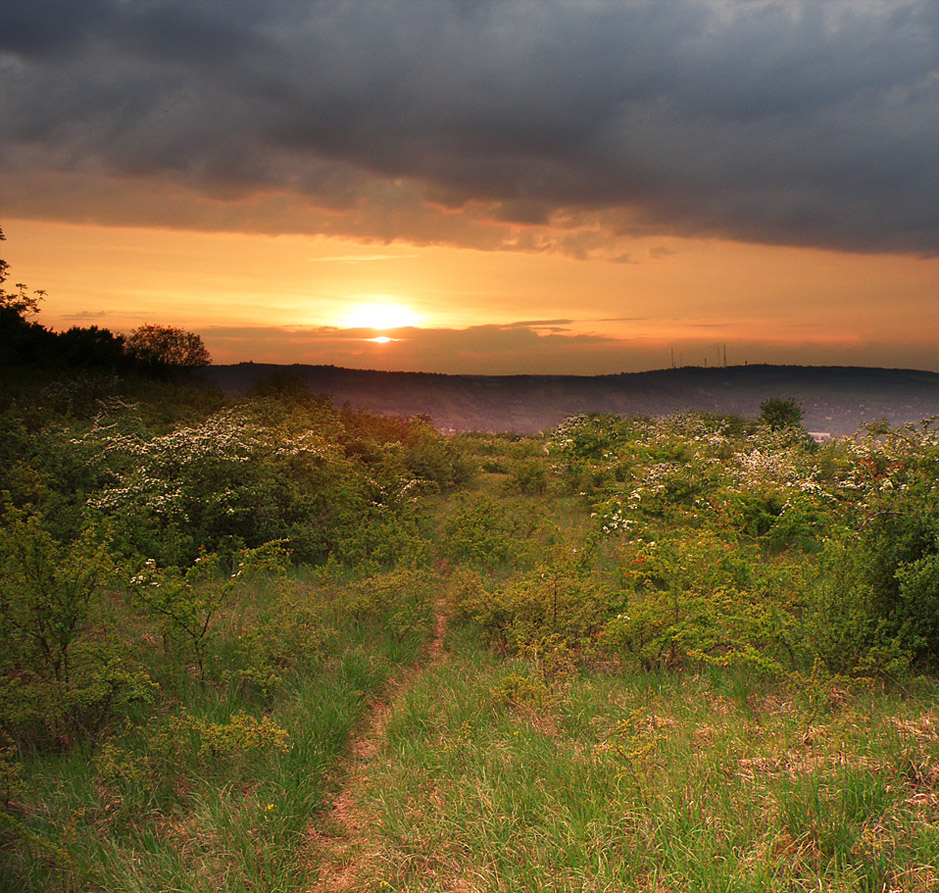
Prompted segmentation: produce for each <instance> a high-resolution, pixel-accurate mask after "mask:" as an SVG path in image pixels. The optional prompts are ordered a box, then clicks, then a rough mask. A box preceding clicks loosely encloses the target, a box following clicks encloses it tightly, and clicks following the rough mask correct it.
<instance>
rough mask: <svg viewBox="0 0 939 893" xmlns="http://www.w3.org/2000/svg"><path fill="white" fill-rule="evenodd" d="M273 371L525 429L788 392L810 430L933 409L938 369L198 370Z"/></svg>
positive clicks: (336, 398) (917, 415) (249, 380)
mask: <svg viewBox="0 0 939 893" xmlns="http://www.w3.org/2000/svg"><path fill="white" fill-rule="evenodd" d="M275 372H288V373H291V374H293V375H297V376H299V377H300V378H302V379H303V380H304V381H305V382H306V383H307V385H308V387H309V388H310V390H311V391H312V392H313V393H321V394H328V395H329V397H330V398H331V399H332V401H333V403H334V404H336V405H341V404H343V403H346V402H349V403H350V404H352V405H353V406H354V407H363V408H366V407H367V408H368V409H370V410H371V411H373V412H377V413H382V414H391V415H413V414H416V413H426V414H428V415H430V416H431V417H432V418H433V420H434V423H435V424H436V425H437V426H438V427H439V428H443V429H453V430H457V431H468V430H481V431H511V432H517V433H531V432H535V431H540V430H542V429H545V428H550V427H552V426H554V425H556V424H557V423H558V422H560V421H561V420H562V419H564V418H566V417H568V416H570V415H575V414H577V413H581V412H614V413H618V414H620V415H627V416H629V415H650V416H660V415H666V414H668V413H672V412H679V411H682V410H691V409H695V410H704V411H708V412H718V413H733V414H737V415H742V416H746V417H754V416H756V415H757V414H758V413H759V405H760V403H761V402H762V401H763V400H765V399H766V398H767V397H786V398H790V397H791V398H794V399H795V400H797V401H798V402H799V403H801V404H802V406H803V408H804V410H805V425H806V427H807V428H808V429H809V430H812V431H827V432H830V433H831V434H833V435H840V434H852V433H854V432H855V431H856V430H857V429H858V427H859V426H860V425H862V424H864V423H866V422H869V421H872V420H876V419H887V421H889V422H891V423H892V424H902V423H905V422H910V421H918V420H919V419H922V418H926V417H928V416H932V415H939V375H937V374H936V373H933V372H925V371H920V370H913V369H871V368H864V367H851V366H767V365H754V366H730V367H727V368H711V369H708V368H701V367H683V368H680V369H661V370H656V371H652V372H632V373H620V374H618V375H597V376H577V375H444V374H439V373H429V372H379V371H374V370H361V369H345V368H341V367H337V366H307V365H290V366H282V365H276V364H268V363H239V364H237V365H230V366H210V367H209V368H207V369H206V370H205V373H204V374H205V375H206V377H207V378H208V379H209V381H211V382H212V383H214V384H216V385H217V386H219V387H220V388H222V389H223V390H225V391H228V392H240V391H245V390H248V389H250V388H251V387H252V386H253V385H255V384H256V383H258V382H259V381H262V380H263V379H265V378H267V377H269V376H270V375H272V373H275Z"/></svg>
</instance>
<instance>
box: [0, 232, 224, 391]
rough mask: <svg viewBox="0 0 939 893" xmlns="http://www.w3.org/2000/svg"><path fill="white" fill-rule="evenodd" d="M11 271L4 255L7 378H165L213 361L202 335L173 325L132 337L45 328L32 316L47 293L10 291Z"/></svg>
mask: <svg viewBox="0 0 939 893" xmlns="http://www.w3.org/2000/svg"><path fill="white" fill-rule="evenodd" d="M3 238H4V236H3V231H2V230H0V240H3ZM9 272H10V265H9V264H8V263H7V262H6V261H5V260H2V259H0V369H2V370H3V373H4V376H5V377H9V376H10V375H12V374H13V373H14V372H15V371H16V370H18V369H28V370H29V371H30V373H31V374H32V375H35V374H37V373H41V372H47V373H53V374H56V373H61V372H65V371H68V370H95V371H111V372H120V373H129V372H136V373H141V374H145V375H161V376H162V375H166V374H167V373H169V372H171V371H174V370H184V369H193V368H198V367H200V366H206V365H208V363H209V362H210V357H209V353H208V351H207V350H206V348H205V346H204V345H203V343H202V339H201V338H200V337H199V336H198V335H195V334H193V333H192V332H185V331H183V330H182V329H177V328H174V327H171V326H160V325H145V326H141V327H140V328H137V329H135V330H134V331H133V332H132V333H131V334H130V335H128V336H125V335H122V334H120V333H115V332H112V331H111V330H110V329H105V328H101V327H100V326H87V327H83V326H72V327H71V328H70V329H67V330H66V331H64V332H56V331H54V330H53V329H50V328H47V327H46V326H44V325H42V324H41V323H39V322H37V321H36V320H35V319H34V317H35V316H36V314H38V313H39V305H40V303H41V301H42V299H43V298H44V297H45V292H44V291H43V290H41V289H37V290H30V289H29V288H28V286H27V285H26V284H25V283H22V282H17V283H16V284H15V286H14V288H15V291H8V290H7V289H6V287H5V286H6V282H7V280H8V279H9Z"/></svg>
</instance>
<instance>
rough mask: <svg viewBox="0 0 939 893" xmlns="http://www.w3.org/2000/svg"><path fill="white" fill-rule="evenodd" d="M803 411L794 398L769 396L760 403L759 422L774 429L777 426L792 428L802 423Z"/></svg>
mask: <svg viewBox="0 0 939 893" xmlns="http://www.w3.org/2000/svg"><path fill="white" fill-rule="evenodd" d="M804 416H805V411H804V410H803V409H802V407H801V406H800V405H799V404H798V403H796V401H795V400H784V399H783V398H782V397H770V398H769V399H768V400H764V401H763V402H762V403H761V404H760V422H762V423H763V424H764V425H769V427H770V428H772V429H773V430H774V431H776V430H777V429H779V428H794V427H796V426H798V425H801V424H802V419H803V417H804Z"/></svg>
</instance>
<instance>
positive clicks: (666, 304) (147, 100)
mask: <svg viewBox="0 0 939 893" xmlns="http://www.w3.org/2000/svg"><path fill="white" fill-rule="evenodd" d="M3 17H4V25H3V28H2V29H0V224H2V226H3V231H4V233H5V235H6V237H7V241H6V242H4V243H3V245H2V256H3V257H4V258H5V259H6V260H7V261H8V262H9V263H10V265H11V273H12V278H13V279H14V280H15V281H24V282H27V283H28V284H29V285H30V286H32V287H33V288H43V289H45V290H46V291H47V292H48V296H47V297H46V299H45V300H44V303H43V308H42V311H41V314H40V317H39V319H40V321H41V322H43V323H44V324H45V325H48V326H51V327H54V328H57V329H64V328H68V327H69V326H72V325H81V326H88V325H99V326H104V327H107V328H110V329H112V330H114V331H123V332H128V331H130V330H131V329H133V328H134V327H136V326H139V325H142V324H144V323H159V324H165V325H174V326H180V327H183V328H186V329H189V330H192V331H196V332H198V333H199V334H200V335H201V336H202V337H203V339H204V341H205V343H206V346H207V347H208V348H209V350H210V352H211V353H212V356H213V358H214V361H215V362H217V363H227V362H240V361H245V360H252V361H255V362H277V363H332V364H335V365H343V366H351V367H355V368H374V369H400V370H421V371H433V372H454V373H491V374H507V373H508V374H514V373H574V374H601V373H611V372H622V371H639V370H642V369H654V368H665V367H668V366H670V365H705V364H707V365H715V364H720V363H723V362H724V357H725V355H726V361H727V363H728V364H730V365H734V364H742V363H744V362H748V363H761V362H769V363H794V364H814V365H861V366H887V367H899V368H918V369H931V370H935V369H937V367H939V259H937V251H939V0H917V2H905V0H888V2H878V0H824V2H798V0H786V2H762V0H743V2H733V0H654V2H605V0H576V2H566V0H505V2H499V0H434V2H430V0H387V2H386V0H346V2H341V3H337V2H329V0H316V2H304V0H267V2H264V3H257V2H254V0H227V2H224V3H222V2H217V0H95V2H93V3H88V2H82V0H6V2H5V4H4V16H3Z"/></svg>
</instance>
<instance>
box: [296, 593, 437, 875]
mask: <svg viewBox="0 0 939 893" xmlns="http://www.w3.org/2000/svg"><path fill="white" fill-rule="evenodd" d="M446 631H447V617H446V614H445V612H444V609H443V605H442V604H440V603H438V604H436V605H435V606H434V635H433V638H432V639H431V640H430V642H429V643H428V644H427V647H426V648H425V651H424V656H423V659H422V660H421V661H419V662H418V663H416V664H413V665H412V666H410V667H408V668H407V669H406V670H405V671H404V672H402V673H401V674H400V675H399V676H397V677H396V678H395V679H393V680H392V681H391V683H390V684H389V685H388V687H387V688H386V689H385V692H384V694H383V695H382V697H381V698H379V699H378V700H376V701H374V702H373V703H372V705H371V707H370V710H369V714H368V717H367V720H366V722H365V723H364V725H363V727H362V729H361V731H360V732H358V733H357V734H356V735H355V737H354V738H353V739H352V742H351V744H350V747H349V757H348V760H347V763H346V772H345V780H344V782H343V784H342V787H341V788H340V789H339V790H338V791H337V792H336V794H335V795H334V797H333V800H332V803H331V804H330V806H329V808H328V809H327V810H326V811H325V812H324V813H323V814H321V815H320V816H318V817H317V819H316V821H315V823H314V824H312V825H311V827H310V829H309V831H308V832H307V835H308V846H309V850H310V855H311V857H313V858H314V859H315V861H316V862H317V863H318V867H317V869H316V870H317V871H318V872H319V877H318V878H317V880H316V882H315V883H314V884H313V886H312V887H311V888H310V890H311V893H341V891H351V890H356V889H358V888H357V886H356V884H357V882H358V880H359V878H360V874H361V870H362V867H363V866H364V865H365V864H366V862H367V861H368V860H369V856H370V854H369V853H368V852H367V843H368V834H367V831H368V821H367V818H366V816H365V815H364V814H363V812H362V809H361V805H360V802H359V798H360V794H361V792H362V790H363V789H364V787H365V786H366V784H367V782H368V779H369V770H370V767H371V763H372V760H373V759H374V757H375V755H376V754H377V753H378V750H379V748H380V747H381V744H382V742H383V741H384V740H385V735H386V733H387V728H388V721H389V719H390V717H391V713H392V710H393V709H394V706H395V704H397V703H398V702H399V701H400V700H401V698H402V697H403V696H404V694H405V692H406V691H407V690H408V689H409V688H410V687H411V686H412V685H413V684H414V682H415V681H416V680H417V679H419V678H420V677H421V675H423V674H424V673H425V672H427V670H428V669H430V668H431V667H433V666H435V665H437V664H439V663H440V662H441V661H442V660H443V659H444V647H443V640H444V636H445V635H446Z"/></svg>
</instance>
